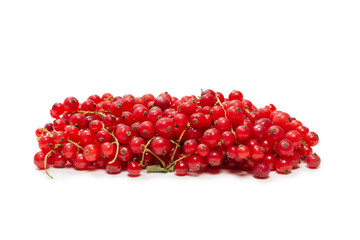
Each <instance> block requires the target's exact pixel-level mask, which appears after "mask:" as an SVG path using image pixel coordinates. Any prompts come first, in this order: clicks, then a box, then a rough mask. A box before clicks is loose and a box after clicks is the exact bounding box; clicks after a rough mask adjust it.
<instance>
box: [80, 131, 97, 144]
mask: <svg viewBox="0 0 360 240" xmlns="http://www.w3.org/2000/svg"><path fill="white" fill-rule="evenodd" d="M79 137H80V143H81V145H83V146H85V145H88V144H92V143H95V139H96V137H95V134H94V133H93V132H91V131H90V130H83V131H80V132H79Z"/></svg>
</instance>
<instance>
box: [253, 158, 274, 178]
mask: <svg viewBox="0 0 360 240" xmlns="http://www.w3.org/2000/svg"><path fill="white" fill-rule="evenodd" d="M269 174H270V166H269V164H268V163H266V162H258V163H255V164H254V167H253V175H254V177H255V178H260V179H265V178H268V177H269Z"/></svg>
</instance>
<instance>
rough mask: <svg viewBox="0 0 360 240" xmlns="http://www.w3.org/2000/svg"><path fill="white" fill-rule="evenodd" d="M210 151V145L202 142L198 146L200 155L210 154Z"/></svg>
mask: <svg viewBox="0 0 360 240" xmlns="http://www.w3.org/2000/svg"><path fill="white" fill-rule="evenodd" d="M209 153H210V148H209V146H208V145H206V144H203V143H200V144H199V145H198V146H197V154H198V155H199V156H200V157H206V156H207V155H209Z"/></svg>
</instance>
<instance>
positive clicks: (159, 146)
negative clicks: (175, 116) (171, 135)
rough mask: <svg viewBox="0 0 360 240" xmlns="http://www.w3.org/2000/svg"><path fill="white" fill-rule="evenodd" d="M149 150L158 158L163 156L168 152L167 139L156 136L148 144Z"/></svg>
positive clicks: (168, 142) (168, 144) (168, 143)
mask: <svg viewBox="0 0 360 240" xmlns="http://www.w3.org/2000/svg"><path fill="white" fill-rule="evenodd" d="M150 148H151V150H152V151H153V152H154V153H155V154H156V155H158V156H165V155H166V154H167V153H168V152H169V151H170V141H169V139H168V138H165V137H162V136H157V137H155V138H154V139H153V140H152V141H151V143H150Z"/></svg>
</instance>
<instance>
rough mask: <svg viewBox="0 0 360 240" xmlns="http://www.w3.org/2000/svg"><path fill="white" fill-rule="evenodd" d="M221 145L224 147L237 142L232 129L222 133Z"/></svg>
mask: <svg viewBox="0 0 360 240" xmlns="http://www.w3.org/2000/svg"><path fill="white" fill-rule="evenodd" d="M220 141H221V145H223V146H224V147H228V146H230V145H233V144H235V142H236V139H235V135H234V134H233V133H232V132H231V131H225V132H223V133H222V134H221V140H220Z"/></svg>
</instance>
